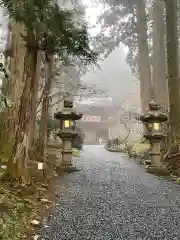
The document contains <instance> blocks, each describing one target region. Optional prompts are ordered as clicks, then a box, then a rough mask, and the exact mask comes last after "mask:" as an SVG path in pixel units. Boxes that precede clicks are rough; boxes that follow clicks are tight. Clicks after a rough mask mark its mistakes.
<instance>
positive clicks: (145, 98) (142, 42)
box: [135, 0, 152, 112]
mask: <svg viewBox="0 0 180 240" xmlns="http://www.w3.org/2000/svg"><path fill="white" fill-rule="evenodd" d="M135 7H136V17H137V28H136V29H137V37H138V50H139V61H138V65H139V75H140V97H141V107H142V111H143V112H144V111H146V109H147V107H148V104H149V101H150V99H151V95H152V86H151V85H152V84H151V69H150V58H149V48H148V42H147V39H148V36H147V21H146V11H145V3H144V0H138V1H136V5H135Z"/></svg>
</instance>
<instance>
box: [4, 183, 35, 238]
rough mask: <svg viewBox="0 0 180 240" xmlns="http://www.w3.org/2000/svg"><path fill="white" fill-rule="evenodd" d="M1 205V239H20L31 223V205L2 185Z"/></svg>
mask: <svg viewBox="0 0 180 240" xmlns="http://www.w3.org/2000/svg"><path fill="white" fill-rule="evenodd" d="M0 207H1V213H0V216H1V218H0V239H3V240H10V239H14V240H18V239H20V238H21V236H22V234H23V231H24V229H25V227H27V225H28V224H29V223H28V220H29V216H30V213H31V207H30V205H29V204H27V203H26V202H25V201H23V200H22V199H19V198H18V197H16V196H15V195H13V194H11V193H10V192H9V190H6V189H4V188H2V187H1V188H0Z"/></svg>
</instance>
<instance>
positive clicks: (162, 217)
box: [40, 146, 180, 240]
mask: <svg viewBox="0 0 180 240" xmlns="http://www.w3.org/2000/svg"><path fill="white" fill-rule="evenodd" d="M77 166H78V167H79V168H81V169H82V171H81V172H76V173H73V174H69V175H64V176H63V177H62V178H61V179H60V180H59V198H58V204H59V205H58V206H57V207H56V210H55V213H54V214H53V215H51V216H50V218H49V219H48V226H46V228H44V229H43V230H42V232H41V238H40V240H43V239H44V240H88V239H90V240H121V239H122V240H143V239H145V240H156V239H160V240H180V185H178V184H176V183H175V182H171V181H168V180H166V179H163V178H162V177H157V176H154V175H151V174H148V173H146V172H145V170H144V168H143V167H141V166H139V165H137V164H136V163H135V162H133V161H132V160H129V159H127V158H125V157H123V155H121V154H119V153H110V152H107V151H106V150H105V149H104V147H103V146H85V147H84V151H83V153H82V156H81V158H80V160H79V161H78V162H77Z"/></svg>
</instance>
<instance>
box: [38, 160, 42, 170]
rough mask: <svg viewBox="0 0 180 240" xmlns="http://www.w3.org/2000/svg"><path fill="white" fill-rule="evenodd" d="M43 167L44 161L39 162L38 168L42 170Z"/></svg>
mask: <svg viewBox="0 0 180 240" xmlns="http://www.w3.org/2000/svg"><path fill="white" fill-rule="evenodd" d="M42 169H43V163H42V162H38V170H42Z"/></svg>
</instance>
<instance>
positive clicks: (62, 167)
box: [56, 164, 80, 172]
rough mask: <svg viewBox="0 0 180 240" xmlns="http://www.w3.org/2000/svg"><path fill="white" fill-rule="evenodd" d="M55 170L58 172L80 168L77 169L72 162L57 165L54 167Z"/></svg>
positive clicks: (74, 170) (75, 170)
mask: <svg viewBox="0 0 180 240" xmlns="http://www.w3.org/2000/svg"><path fill="white" fill-rule="evenodd" d="M56 171H58V172H77V171H80V170H79V169H77V168H76V167H75V166H73V165H72V164H71V165H69V164H61V165H60V166H58V168H56Z"/></svg>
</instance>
